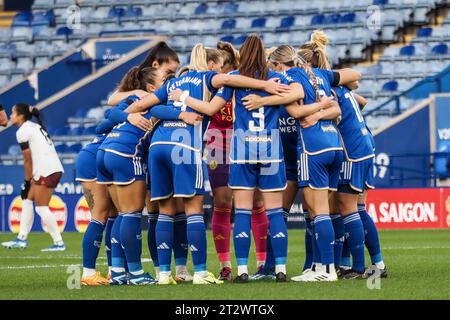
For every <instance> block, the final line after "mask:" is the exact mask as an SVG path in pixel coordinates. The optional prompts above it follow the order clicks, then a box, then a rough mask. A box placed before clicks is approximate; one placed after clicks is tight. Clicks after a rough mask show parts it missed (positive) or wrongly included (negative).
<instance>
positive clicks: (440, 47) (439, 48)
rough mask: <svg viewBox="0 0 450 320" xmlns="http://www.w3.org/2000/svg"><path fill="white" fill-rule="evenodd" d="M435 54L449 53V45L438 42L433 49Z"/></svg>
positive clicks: (432, 51)
mask: <svg viewBox="0 0 450 320" xmlns="http://www.w3.org/2000/svg"><path fill="white" fill-rule="evenodd" d="M431 53H432V54H434V55H443V54H448V46H447V45H446V44H445V43H441V44H437V45H435V46H434V47H433V48H432V49H431Z"/></svg>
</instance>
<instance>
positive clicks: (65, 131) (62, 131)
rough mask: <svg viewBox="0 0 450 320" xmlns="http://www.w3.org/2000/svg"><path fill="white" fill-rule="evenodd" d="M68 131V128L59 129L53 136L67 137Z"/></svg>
mask: <svg viewBox="0 0 450 320" xmlns="http://www.w3.org/2000/svg"><path fill="white" fill-rule="evenodd" d="M69 131H70V129H69V128H68V127H60V128H57V129H55V132H54V135H55V136H58V137H59V136H67V135H68V134H69Z"/></svg>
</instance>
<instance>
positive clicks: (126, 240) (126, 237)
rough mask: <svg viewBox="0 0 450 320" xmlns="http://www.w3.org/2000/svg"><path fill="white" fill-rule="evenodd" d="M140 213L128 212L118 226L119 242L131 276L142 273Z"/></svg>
mask: <svg viewBox="0 0 450 320" xmlns="http://www.w3.org/2000/svg"><path fill="white" fill-rule="evenodd" d="M141 219H142V213H141V212H130V213H126V214H124V215H123V218H122V223H121V225H120V242H121V244H122V247H123V251H124V252H125V257H126V260H127V265H128V270H129V272H130V273H131V274H133V275H139V274H143V273H144V269H143V268H142V262H141V256H142V227H141Z"/></svg>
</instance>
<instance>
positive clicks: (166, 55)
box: [139, 41, 180, 69]
mask: <svg viewBox="0 0 450 320" xmlns="http://www.w3.org/2000/svg"><path fill="white" fill-rule="evenodd" d="M170 61H175V62H178V63H179V62H180V59H179V58H178V54H177V53H176V52H175V50H173V49H172V48H171V47H170V46H169V45H168V44H167V43H166V42H164V41H161V42H158V43H157V44H156V45H155V46H154V47H153V48H152V49H151V50H150V51H149V52H148V54H147V57H146V58H145V60H144V61H142V63H141V64H140V65H139V68H140V69H144V68H148V67H155V65H154V64H155V62H157V63H158V64H159V65H161V64H163V63H169V62H170Z"/></svg>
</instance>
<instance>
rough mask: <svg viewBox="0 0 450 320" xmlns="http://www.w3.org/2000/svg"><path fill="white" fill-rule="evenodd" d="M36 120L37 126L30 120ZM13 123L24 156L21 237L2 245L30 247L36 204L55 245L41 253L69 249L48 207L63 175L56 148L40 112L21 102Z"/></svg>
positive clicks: (16, 109) (14, 112) (12, 116)
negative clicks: (16, 127) (30, 234)
mask: <svg viewBox="0 0 450 320" xmlns="http://www.w3.org/2000/svg"><path fill="white" fill-rule="evenodd" d="M33 117H35V118H36V121H37V123H35V122H33V121H31V119H32V118H33ZM10 121H11V123H12V124H15V125H17V126H18V127H19V129H18V130H17V132H16V137H17V142H18V143H19V144H20V147H21V149H22V153H23V159H24V167H25V183H24V187H23V189H22V192H21V197H22V215H21V218H20V231H19V235H18V236H17V238H16V239H15V240H13V241H9V242H4V243H2V245H3V247H5V248H11V249H12V248H26V247H27V246H28V242H27V237H28V234H29V233H30V230H31V227H32V226H33V221H34V211H33V202H35V205H36V212H37V213H38V215H39V216H40V217H41V219H42V222H43V223H44V224H45V225H46V226H47V230H48V233H50V236H51V237H52V239H53V245H52V246H50V247H49V248H46V249H42V251H64V250H65V249H66V247H65V245H64V242H63V240H62V237H61V233H60V232H59V229H58V224H57V222H56V218H55V217H54V215H53V214H52V213H51V211H50V209H49V207H48V205H49V203H50V199H51V197H52V194H53V189H54V188H55V187H56V186H57V185H58V182H59V180H60V179H61V176H62V173H63V172H64V169H63V166H62V164H61V161H60V160H59V158H58V154H57V153H56V150H55V146H54V145H53V142H52V140H51V139H50V137H49V135H48V133H47V131H46V129H45V126H44V125H43V123H42V121H41V119H40V117H39V110H38V109H36V108H32V107H30V106H29V105H27V104H24V103H18V104H16V105H15V106H14V107H13V109H12V113H11V119H10Z"/></svg>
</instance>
